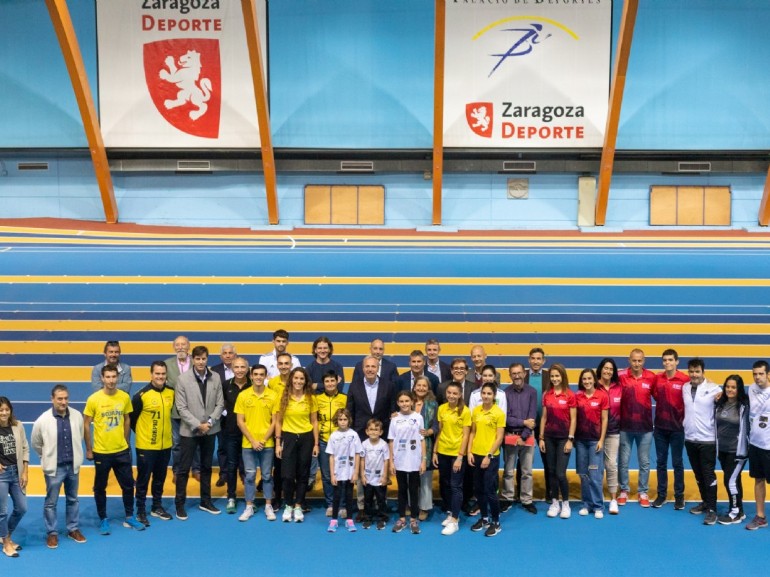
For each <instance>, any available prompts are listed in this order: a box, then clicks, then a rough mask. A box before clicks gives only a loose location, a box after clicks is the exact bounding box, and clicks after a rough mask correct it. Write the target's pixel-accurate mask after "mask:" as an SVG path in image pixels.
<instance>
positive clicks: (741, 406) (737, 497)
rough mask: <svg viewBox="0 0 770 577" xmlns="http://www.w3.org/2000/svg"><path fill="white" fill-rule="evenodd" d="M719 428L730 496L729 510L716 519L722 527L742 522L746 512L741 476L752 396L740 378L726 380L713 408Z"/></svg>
mask: <svg viewBox="0 0 770 577" xmlns="http://www.w3.org/2000/svg"><path fill="white" fill-rule="evenodd" d="M714 414H715V416H716V425H717V456H718V457H719V465H720V466H721V467H722V472H723V473H724V484H725V489H727V494H728V495H729V496H730V510H729V511H727V513H725V514H724V515H720V516H719V517H718V518H717V521H719V523H720V524H722V525H731V524H732V523H740V522H741V521H743V520H744V519H745V518H746V513H744V512H743V485H742V484H741V473H742V472H743V467H744V465H746V459H747V453H748V448H749V438H748V435H749V397H748V395H747V394H746V388H745V386H744V384H743V379H742V378H741V376H740V375H730V376H729V377H727V379H725V384H724V386H723V387H722V396H721V397H720V398H719V400H718V401H717V404H716V407H715V409H714Z"/></svg>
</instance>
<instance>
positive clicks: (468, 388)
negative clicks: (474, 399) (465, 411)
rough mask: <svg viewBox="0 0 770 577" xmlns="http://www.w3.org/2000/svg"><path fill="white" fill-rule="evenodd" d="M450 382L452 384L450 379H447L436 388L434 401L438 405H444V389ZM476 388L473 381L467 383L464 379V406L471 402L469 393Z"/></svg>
mask: <svg viewBox="0 0 770 577" xmlns="http://www.w3.org/2000/svg"><path fill="white" fill-rule="evenodd" d="M451 382H452V379H449V380H448V381H444V382H443V383H441V384H440V385H439V386H438V390H437V391H436V400H437V401H438V404H439V405H441V404H443V403H446V389H447V387H448V386H449V384H450V383H451ZM477 388H478V387H477V386H476V383H475V382H474V381H469V380H468V379H465V386H464V387H463V389H464V391H463V400H464V401H465V404H466V405H467V404H468V402H469V401H470V400H471V393H472V392H473V391H475V390H476V389H477Z"/></svg>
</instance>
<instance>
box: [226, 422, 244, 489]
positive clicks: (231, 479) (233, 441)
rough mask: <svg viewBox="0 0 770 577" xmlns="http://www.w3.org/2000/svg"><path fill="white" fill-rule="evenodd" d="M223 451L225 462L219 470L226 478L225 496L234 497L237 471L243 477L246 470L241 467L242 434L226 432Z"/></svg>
mask: <svg viewBox="0 0 770 577" xmlns="http://www.w3.org/2000/svg"><path fill="white" fill-rule="evenodd" d="M224 444H225V453H226V454H227V464H226V466H225V470H224V471H221V470H220V475H221V474H223V473H224V474H226V477H225V478H226V479H227V498H228V499H235V490H236V488H237V487H238V473H240V474H241V476H242V477H245V475H246V470H245V469H244V468H243V447H242V445H243V435H242V434H241V433H238V434H237V435H232V434H226V435H224Z"/></svg>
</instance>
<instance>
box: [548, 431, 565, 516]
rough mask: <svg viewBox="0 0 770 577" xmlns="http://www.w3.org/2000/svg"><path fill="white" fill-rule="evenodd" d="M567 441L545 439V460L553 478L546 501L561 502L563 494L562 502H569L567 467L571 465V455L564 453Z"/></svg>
mask: <svg viewBox="0 0 770 577" xmlns="http://www.w3.org/2000/svg"><path fill="white" fill-rule="evenodd" d="M566 444H567V439H552V438H551V437H545V458H546V460H547V461H548V473H549V474H550V476H551V482H550V483H549V487H548V489H550V495H546V499H547V500H549V501H551V500H553V499H556V500H557V501H558V500H559V493H561V500H562V501H569V480H568V479H567V465H569V456H570V453H565V452H564V446H565V445H566Z"/></svg>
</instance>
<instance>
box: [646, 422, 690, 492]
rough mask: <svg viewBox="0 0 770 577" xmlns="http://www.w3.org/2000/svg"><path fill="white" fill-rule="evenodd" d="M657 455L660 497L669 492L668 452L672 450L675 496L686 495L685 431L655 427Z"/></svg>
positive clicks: (654, 435) (653, 435)
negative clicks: (683, 455)
mask: <svg viewBox="0 0 770 577" xmlns="http://www.w3.org/2000/svg"><path fill="white" fill-rule="evenodd" d="M652 438H653V439H654V440H655V456H656V459H657V462H658V463H657V469H658V497H664V498H665V497H666V494H667V493H668V452H669V450H671V465H672V466H673V468H674V497H682V496H684V459H683V458H682V451H683V449H684V431H661V430H659V429H655V432H654V433H653V434H652Z"/></svg>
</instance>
